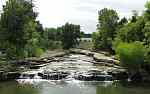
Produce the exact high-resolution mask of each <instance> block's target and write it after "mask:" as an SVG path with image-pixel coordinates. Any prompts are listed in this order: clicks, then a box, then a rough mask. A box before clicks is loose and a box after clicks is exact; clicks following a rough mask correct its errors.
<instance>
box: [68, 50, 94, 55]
mask: <svg viewBox="0 0 150 94" xmlns="http://www.w3.org/2000/svg"><path fill="white" fill-rule="evenodd" d="M70 52H71V53H75V54H83V55H87V56H93V55H94V53H93V52H91V51H89V50H82V49H71V50H70Z"/></svg>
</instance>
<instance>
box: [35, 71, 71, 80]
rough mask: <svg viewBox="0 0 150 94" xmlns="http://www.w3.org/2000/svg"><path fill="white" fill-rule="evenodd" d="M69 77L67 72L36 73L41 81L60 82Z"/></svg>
mask: <svg viewBox="0 0 150 94" xmlns="http://www.w3.org/2000/svg"><path fill="white" fill-rule="evenodd" d="M68 75H69V73H67V72H49V73H38V76H40V77H42V79H48V80H61V79H63V78H66V77H67V76H68Z"/></svg>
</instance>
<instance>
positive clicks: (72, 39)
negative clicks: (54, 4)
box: [61, 23, 81, 49]
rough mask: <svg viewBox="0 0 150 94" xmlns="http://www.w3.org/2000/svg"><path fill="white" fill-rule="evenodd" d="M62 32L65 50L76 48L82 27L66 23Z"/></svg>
mask: <svg viewBox="0 0 150 94" xmlns="http://www.w3.org/2000/svg"><path fill="white" fill-rule="evenodd" d="M61 30H62V31H61V42H62V46H63V48H64V49H69V48H72V47H75V46H76V45H77V44H78V43H79V40H78V39H79V38H80V35H81V31H80V25H74V24H69V23H66V24H65V25H63V26H62V27H61Z"/></svg>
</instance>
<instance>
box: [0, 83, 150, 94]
mask: <svg viewBox="0 0 150 94" xmlns="http://www.w3.org/2000/svg"><path fill="white" fill-rule="evenodd" d="M0 94H150V87H124V86H122V85H120V84H111V85H110V84H108V83H98V82H96V83H93V82H91V83H90V82H87V83H77V84H64V83H60V84H58V85H50V84H48V83H47V82H45V83H44V82H42V83H39V84H38V85H25V84H24V85H20V84H18V83H17V82H15V81H11V82H3V83H0Z"/></svg>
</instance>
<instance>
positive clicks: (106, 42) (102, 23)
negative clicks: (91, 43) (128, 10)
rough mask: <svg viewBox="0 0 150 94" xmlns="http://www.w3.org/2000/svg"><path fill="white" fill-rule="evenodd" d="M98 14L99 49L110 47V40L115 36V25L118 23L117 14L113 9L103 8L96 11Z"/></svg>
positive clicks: (109, 48)
mask: <svg viewBox="0 0 150 94" xmlns="http://www.w3.org/2000/svg"><path fill="white" fill-rule="evenodd" d="M98 14H99V19H98V20H99V24H98V27H97V29H98V31H99V34H100V35H99V36H100V37H99V40H101V43H100V49H108V50H111V49H112V40H114V38H115V34H116V27H117V24H118V19H119V18H118V14H117V12H116V11H115V10H112V9H107V8H104V9H102V10H100V11H99V12H98Z"/></svg>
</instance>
